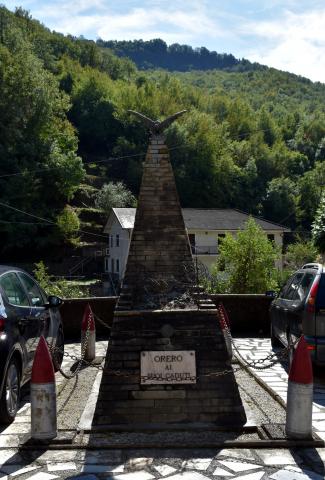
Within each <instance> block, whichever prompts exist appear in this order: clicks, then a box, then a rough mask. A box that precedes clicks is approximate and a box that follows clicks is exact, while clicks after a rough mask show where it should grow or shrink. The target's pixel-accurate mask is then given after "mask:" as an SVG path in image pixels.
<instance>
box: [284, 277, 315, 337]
mask: <svg viewBox="0 0 325 480" xmlns="http://www.w3.org/2000/svg"><path fill="white" fill-rule="evenodd" d="M315 276H316V272H306V273H304V275H303V276H302V278H301V280H300V282H299V283H297V284H296V288H295V289H294V291H292V293H291V296H290V299H289V302H288V311H287V318H288V332H290V334H291V335H292V336H293V337H294V338H292V340H294V339H297V338H298V337H300V335H301V334H302V332H303V328H302V321H303V315H304V308H305V303H306V298H307V296H308V293H309V291H310V288H311V286H312V284H313V282H314V279H315Z"/></svg>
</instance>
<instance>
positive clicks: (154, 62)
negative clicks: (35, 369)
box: [96, 38, 263, 72]
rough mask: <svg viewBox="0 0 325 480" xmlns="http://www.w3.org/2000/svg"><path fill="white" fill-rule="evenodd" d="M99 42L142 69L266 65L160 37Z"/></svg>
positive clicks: (228, 67)
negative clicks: (170, 42) (146, 39)
mask: <svg viewBox="0 0 325 480" xmlns="http://www.w3.org/2000/svg"><path fill="white" fill-rule="evenodd" d="M96 43H97V45H98V46H99V47H102V48H108V49H110V50H112V51H113V52H114V53H115V54H116V55H118V56H119V57H128V58H130V59H131V60H133V61H134V63H135V64H136V66H137V67H138V68H139V69H140V70H148V69H152V68H164V69H167V70H177V71H181V72H187V71H190V70H211V69H214V68H218V69H222V70H233V71H244V70H247V69H248V70H251V69H261V68H263V67H262V66H261V65H259V64H256V63H255V64H252V63H251V62H249V61H248V60H245V59H242V60H238V59H237V58H235V57H234V56H233V55H232V54H229V53H217V52H210V51H209V50H208V49H207V48H205V47H200V48H195V49H194V48H192V47H191V46H190V45H179V44H178V43H173V44H172V45H169V46H168V45H167V43H166V42H164V41H163V40H161V39H160V38H156V39H154V40H149V41H143V40H133V41H130V40H129V41H117V40H110V41H104V40H101V39H99V40H97V42H96Z"/></svg>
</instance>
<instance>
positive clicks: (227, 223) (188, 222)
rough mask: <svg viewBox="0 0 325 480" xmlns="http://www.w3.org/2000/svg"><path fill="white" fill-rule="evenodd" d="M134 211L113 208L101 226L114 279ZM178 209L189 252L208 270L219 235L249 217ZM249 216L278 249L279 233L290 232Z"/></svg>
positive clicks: (126, 246)
mask: <svg viewBox="0 0 325 480" xmlns="http://www.w3.org/2000/svg"><path fill="white" fill-rule="evenodd" d="M135 212H136V209H135V208H113V209H112V211H111V214H110V216H109V218H108V220H107V223H106V225H105V228H104V233H107V235H108V239H109V249H107V250H108V255H106V256H105V267H104V269H105V272H107V273H109V274H111V275H112V276H113V278H114V279H115V280H121V279H122V278H123V275H124V270H125V265H126V261H127V256H128V252H129V245H130V240H131V234H132V229H133V225H134V219H135ZM182 212H183V217H184V222H185V226H186V229H187V233H188V236H189V241H190V244H191V246H192V253H193V255H194V257H196V258H197V259H198V260H199V261H200V262H201V263H203V264H204V265H205V266H206V267H207V268H209V269H210V268H211V266H212V264H213V263H215V261H216V258H217V255H218V244H219V241H220V238H222V237H224V236H225V234H226V233H232V234H234V235H235V234H236V233H237V232H238V230H240V229H243V227H244V224H245V222H246V221H247V220H248V218H249V215H248V214H247V213H244V212H241V211H240V210H235V209H230V208H227V209H221V208H214V209H205V208H202V209H199V208H183V209H182ZM253 218H254V220H255V221H256V223H257V224H258V225H260V227H262V229H263V230H264V232H265V233H266V234H267V236H268V238H269V239H270V240H272V241H274V242H275V243H276V244H277V245H279V246H280V247H281V248H282V244H283V234H284V233H285V232H290V229H289V228H287V227H284V226H283V225H279V224H276V223H272V222H269V221H267V220H263V219H261V218H258V217H253ZM278 266H279V267H281V266H282V265H280V264H279V265H278Z"/></svg>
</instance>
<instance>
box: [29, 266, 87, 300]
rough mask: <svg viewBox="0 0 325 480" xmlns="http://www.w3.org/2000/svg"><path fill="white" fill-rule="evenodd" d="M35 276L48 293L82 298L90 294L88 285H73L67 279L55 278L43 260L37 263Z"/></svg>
mask: <svg viewBox="0 0 325 480" xmlns="http://www.w3.org/2000/svg"><path fill="white" fill-rule="evenodd" d="M33 273H34V276H35V278H36V280H37V281H38V283H39V284H40V286H41V287H42V288H43V290H45V292H46V293H47V295H57V296H58V297H61V298H82V297H88V296H89V289H88V288H87V287H80V286H79V285H73V284H71V283H70V282H68V281H67V280H54V279H53V277H51V275H49V273H48V269H47V267H46V266H45V265H44V262H43V261H40V262H38V263H35V270H34V271H33Z"/></svg>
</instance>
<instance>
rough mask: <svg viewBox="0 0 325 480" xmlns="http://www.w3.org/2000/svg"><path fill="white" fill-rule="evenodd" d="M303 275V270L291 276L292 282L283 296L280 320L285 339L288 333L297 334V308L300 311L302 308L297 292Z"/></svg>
mask: <svg viewBox="0 0 325 480" xmlns="http://www.w3.org/2000/svg"><path fill="white" fill-rule="evenodd" d="M303 277H304V272H298V273H296V274H295V275H294V276H293V277H292V282H291V284H290V286H289V288H288V289H287V291H286V293H285V295H284V298H283V303H282V308H281V322H282V330H283V333H284V335H285V339H286V341H287V340H288V339H289V336H288V335H289V334H293V333H294V332H295V333H296V334H298V330H297V329H298V320H297V315H299V309H300V308H301V312H302V308H303V307H302V304H301V302H300V294H299V292H300V288H301V287H300V285H301V282H302V279H303ZM292 340H293V339H292Z"/></svg>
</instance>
